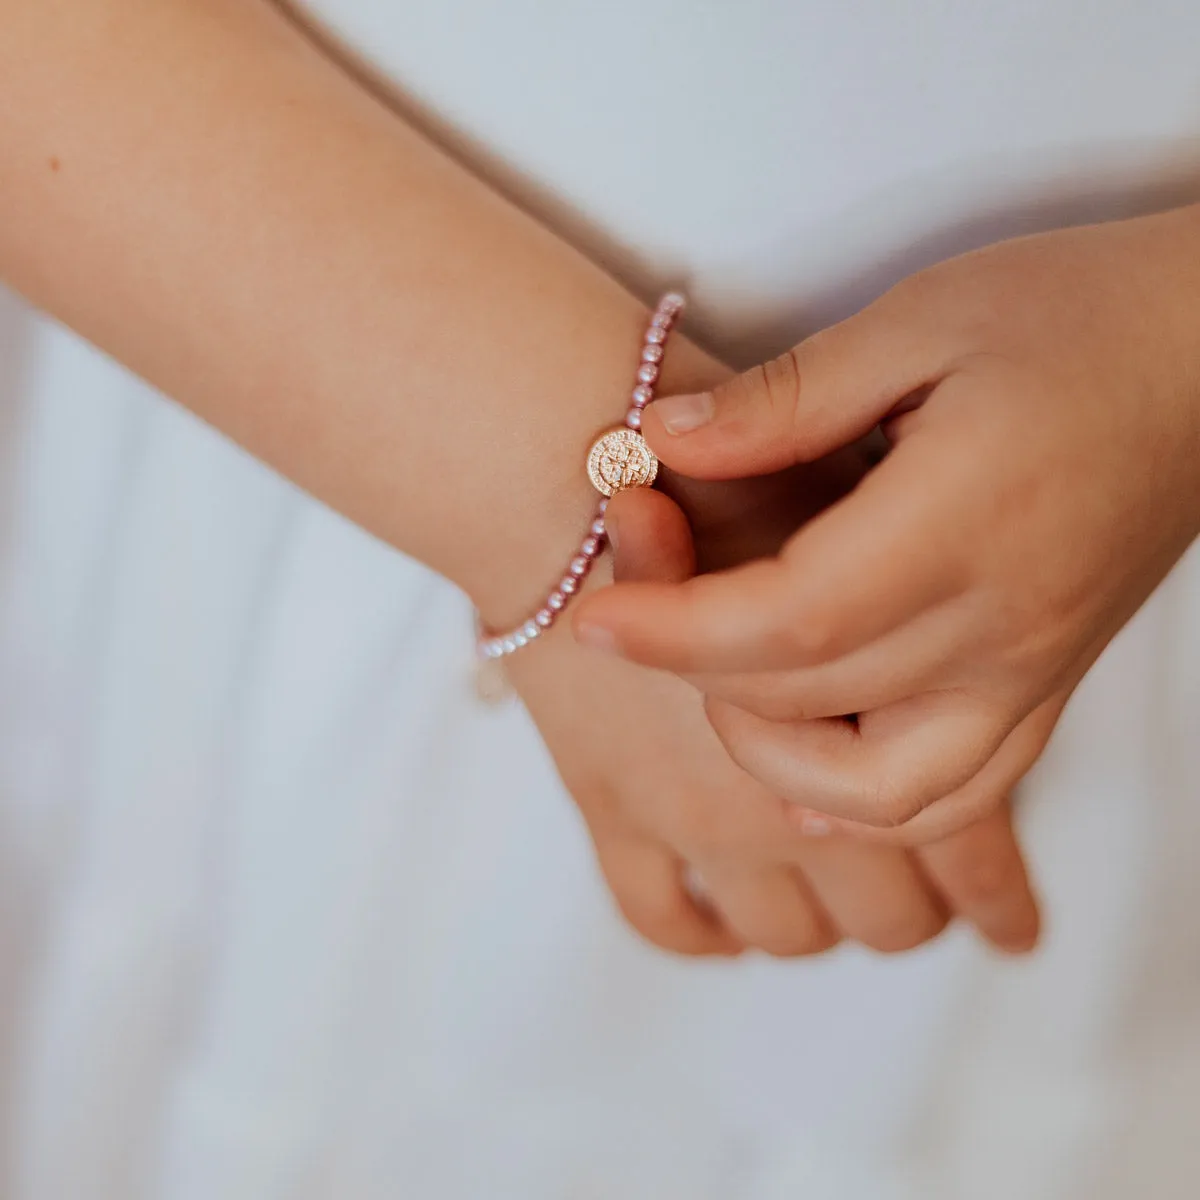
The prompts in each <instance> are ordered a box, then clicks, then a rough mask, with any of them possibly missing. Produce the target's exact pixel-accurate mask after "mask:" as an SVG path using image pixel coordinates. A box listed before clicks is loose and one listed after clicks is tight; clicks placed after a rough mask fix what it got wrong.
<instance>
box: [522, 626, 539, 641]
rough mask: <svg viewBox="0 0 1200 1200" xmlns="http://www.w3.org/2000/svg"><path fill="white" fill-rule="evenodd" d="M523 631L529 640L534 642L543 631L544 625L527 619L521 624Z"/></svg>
mask: <svg viewBox="0 0 1200 1200" xmlns="http://www.w3.org/2000/svg"><path fill="white" fill-rule="evenodd" d="M521 632H522V633H523V634H524V635H525V640H526V641H527V642H532V641H533V639H534V638H535V637H537V635H538V634H539V633H541V632H542V627H541V626H540V625H539V624H538V623H537V622H536V621H526V622H525V624H524V625H522V626H521Z"/></svg>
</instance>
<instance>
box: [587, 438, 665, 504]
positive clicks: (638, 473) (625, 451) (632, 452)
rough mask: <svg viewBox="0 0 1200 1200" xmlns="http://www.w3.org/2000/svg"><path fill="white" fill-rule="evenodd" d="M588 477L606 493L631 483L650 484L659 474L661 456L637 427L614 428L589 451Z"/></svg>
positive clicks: (638, 485)
mask: <svg viewBox="0 0 1200 1200" xmlns="http://www.w3.org/2000/svg"><path fill="white" fill-rule="evenodd" d="M587 473H588V478H589V479H590V480H591V481H592V486H593V487H594V488H595V489H596V491H598V492H600V493H601V494H602V495H605V496H612V495H614V494H615V493H617V492H619V491H621V490H623V489H624V488H630V487H649V486H650V485H651V484H652V483H653V482H654V481H655V479H656V478H657V477H658V459H657V458H656V457H655V454H654V451H653V450H651V449H650V447H649V446H648V445H646V439H645V438H643V437H642V435H641V434H640V433H638V432H637V431H636V430H633V429H628V428H621V429H610V430H609V431H608V433H606V434H604V435H602V436H601V437H600V438H598V439H597V440H596V442H595V444H594V445H593V446H592V448H591V451H590V452H589V453H588V460H587Z"/></svg>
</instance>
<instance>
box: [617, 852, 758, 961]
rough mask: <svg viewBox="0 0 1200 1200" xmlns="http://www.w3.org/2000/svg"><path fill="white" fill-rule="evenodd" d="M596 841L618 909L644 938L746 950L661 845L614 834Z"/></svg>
mask: <svg viewBox="0 0 1200 1200" xmlns="http://www.w3.org/2000/svg"><path fill="white" fill-rule="evenodd" d="M595 845H596V854H597V857H598V858H599V861H600V869H601V870H602V871H603V872H604V877H605V879H606V880H607V881H608V886H609V890H610V891H611V892H612V894H613V898H614V899H615V900H616V902H617V906H618V908H619V909H620V910H621V913H622V914H623V915H624V917H625V919H626V920H627V921H628V922H629V924H630V925H632V926H633V928H634V929H635V930H637V932H638V933H639V934H641V936H642V937H644V938H645V939H646V940H647V941H648V942H651V943H652V944H653V945H655V946H659V947H661V948H662V949H663V950H670V951H672V952H673V953H675V954H686V955H736V954H740V953H741V952H742V950H744V949H745V947H744V945H743V944H742V942H741V941H740V940H739V939H738V937H737V936H736V935H735V934H733V933H732V932H730V930H728V929H727V928H726V927H725V925H724V923H723V922H722V921H721V919H720V917H719V916H718V915H717V914H716V913H715V912H714V911H713V910H712V909H711V908H710V907H708V906H707V905H705V904H703V903H701V902H700V901H698V899H697V898H696V896H695V895H694V894H693V893H692V891H691V890H689V889H688V888H687V887H686V886H685V883H684V868H683V864H682V863H681V862H680V861H679V859H678V858H676V857H675V856H674V855H673V854H671V853H670V852H669V851H667V850H666V849H665V848H664V847H663V846H661V845H659V844H657V843H654V842H650V841H647V840H644V839H641V838H633V837H623V836H614V835H608V836H605V837H603V838H596V839H595Z"/></svg>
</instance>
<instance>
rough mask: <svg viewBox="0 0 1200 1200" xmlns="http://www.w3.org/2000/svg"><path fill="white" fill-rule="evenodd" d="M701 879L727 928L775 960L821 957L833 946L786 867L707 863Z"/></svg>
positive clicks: (834, 938) (821, 917) (832, 934)
mask: <svg viewBox="0 0 1200 1200" xmlns="http://www.w3.org/2000/svg"><path fill="white" fill-rule="evenodd" d="M700 877H701V878H702V879H703V881H704V885H705V887H706V888H707V889H708V891H709V893H710V894H711V895H712V898H713V903H714V904H715V905H716V906H717V908H718V909H719V910H720V912H721V915H722V917H723V918H724V919H725V922H726V923H727V924H728V926H729V927H730V928H731V929H732V930H733V931H734V932H735V933H736V934H737V936H738V937H739V938H740V939H741V940H742V941H743V942H745V943H746V945H748V946H756V947H757V948H758V949H760V950H765V951H766V952H767V953H768V954H771V955H774V956H775V957H777V958H798V957H802V956H805V955H810V954H820V953H821V952H823V951H825V950H828V949H830V948H831V947H832V946H834V945H836V944H837V942H838V935H837V933H836V931H835V930H834V929H833V927H832V926H831V925H830V923H829V920H828V918H827V917H826V915H825V914H824V912H822V911H821V909H820V907H819V905H818V904H817V903H816V901H815V900H814V899H813V897H812V894H811V893H810V892H809V890H808V888H807V887H806V886H805V884H804V881H803V880H802V879H801V877H800V875H799V874H798V872H796V871H795V870H793V869H791V868H790V867H786V866H763V865H759V864H749V865H744V864H742V863H706V864H704V865H702V866H701V867H700Z"/></svg>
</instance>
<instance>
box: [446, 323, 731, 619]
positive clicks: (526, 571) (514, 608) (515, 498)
mask: <svg viewBox="0 0 1200 1200" xmlns="http://www.w3.org/2000/svg"><path fill="white" fill-rule="evenodd" d="M635 317H636V324H635V326H634V332H633V333H632V335H631V336H629V337H627V338H623V339H621V340H622V342H623V343H624V344H622V345H620V346H617V345H615V344H613V345H611V347H610V348H609V350H608V352H607V357H608V360H609V361H607V362H606V363H605V364H604V366H603V368H602V369H598V370H597V371H596V372H594V373H593V375H592V378H591V379H590V380H588V382H587V383H585V384H583V385H582V386H581V387H579V389H578V391H577V393H576V394H577V395H578V396H579V403H577V404H561V405H559V406H557V407H556V408H555V409H553V410H552V411H549V412H547V413H545V414H544V415H543V416H542V417H540V418H537V419H538V420H539V421H544V422H545V423H546V427H544V428H541V429H538V430H535V431H532V432H533V437H534V438H535V439H536V440H538V441H541V442H543V443H544V444H546V445H547V447H548V449H547V450H546V451H543V452H542V453H541V454H540V456H539V457H538V458H537V459H536V461H537V464H538V465H537V468H536V470H535V471H534V472H532V473H531V477H530V478H528V479H520V478H518V480H517V482H516V487H515V490H514V491H513V492H508V491H506V493H505V495H504V496H503V497H501V498H498V506H499V509H500V510H502V511H503V512H504V513H505V529H504V531H503V532H502V533H501V534H499V535H498V536H497V537H496V538H495V541H494V543H492V544H490V545H489V547H488V549H487V551H486V552H485V553H482V554H479V555H476V556H472V560H471V561H470V562H469V563H467V564H465V569H464V571H463V573H462V574H461V576H458V577H456V576H455V575H453V574H451V572H446V573H447V574H451V577H452V578H455V581H456V582H457V583H459V585H460V586H461V587H463V589H464V590H465V591H466V592H467V594H468V595H469V596H470V597H471V599H472V600H473V601H474V603H475V606H476V608H477V609H478V610H479V614H480V618H481V620H482V622H483V624H484V625H485V626H486V627H487V628H489V629H505V628H508V627H511V626H512V625H514V624H516V623H519V622H520V621H522V620H524V619H525V618H527V617H529V616H530V615H531V613H532V612H533V611H534V610H535V609H536V608H537V607H539V606H540V602H541V598H542V597H544V596H545V595H546V591H547V588H548V587H550V586H552V585H553V583H554V581H555V580H556V579H559V578H561V576H562V574H563V567H564V564H565V563H566V562H568V561H569V560H570V559H571V557H572V555H573V554H574V553H575V549H574V548H575V547H578V546H579V544H580V539H581V538H582V537H584V536H585V535H587V533H588V531H589V527H590V525H591V523H592V521H593V519H594V518H595V516H596V510H597V505H598V502H599V501H600V499H601V497H600V495H599V494H598V493H597V492H596V490H595V489H594V488H593V486H592V484H591V483H590V481H589V479H588V475H587V470H586V459H587V452H588V448H589V447H590V446H591V445H592V443H593V442H594V441H595V439H596V436H597V435H598V434H599V433H601V432H603V431H604V430H606V429H610V428H612V427H614V426H616V425H619V424H620V422H621V420H622V418H623V416H624V414H625V411H626V408H627V406H628V399H627V398H628V393H629V391H630V388H631V386H632V382H633V381H632V370H631V368H632V366H633V365H636V359H635V352H636V349H637V348H638V346H639V345H640V341H639V337H640V332H641V330H640V326H641V325H642V324H643V323H644V320H645V313H644V311H643V310H641V309H640V308H638V309H636V312H635ZM728 374H729V372H728V370H727V369H725V368H723V367H722V366H720V364H718V363H717V362H716V361H715V360H714V359H712V358H711V357H710V356H709V355H707V354H705V353H704V352H703V351H701V350H700V349H699V348H698V347H696V346H695V345H694V344H693V343H690V342H688V341H687V340H686V339H685V338H684V337H683V336H682V335H681V334H679V333H676V334H674V335H673V336H672V337H671V339H670V341H669V342H668V344H667V348H666V355H665V357H664V359H663V362H662V364H661V374H660V377H659V384H658V387H659V390H660V392H664V393H665V392H667V391H674V390H689V389H698V388H709V387H712V386H713V385H714V384H715V383H716V382H718V381H720V380H721V379H724V378H726V377H727V376H728ZM521 460H523V461H529V454H528V451H526V452H525V453H524V454H523V455H522V456H521ZM495 515H496V513H493V514H492V517H493V519H494V517H495ZM610 575H611V572H610V570H609V568H608V564H607V562H606V561H605V562H597V564H596V566H595V569H594V570H593V571H592V572H591V576H590V577H589V580H588V584H587V586H588V587H591V586H595V585H596V580H597V579H599V580H601V581H602V580H603V579H604V578H607V577H610Z"/></svg>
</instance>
